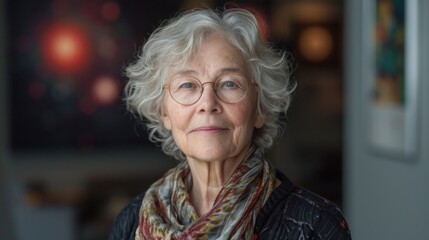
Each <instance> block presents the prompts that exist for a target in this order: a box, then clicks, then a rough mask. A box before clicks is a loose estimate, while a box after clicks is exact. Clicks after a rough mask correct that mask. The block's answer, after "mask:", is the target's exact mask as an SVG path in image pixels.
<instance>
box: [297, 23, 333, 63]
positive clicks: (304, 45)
mask: <svg viewBox="0 0 429 240" xmlns="http://www.w3.org/2000/svg"><path fill="white" fill-rule="evenodd" d="M332 45H333V43H332V36H331V34H330V33H329V32H328V31H327V30H326V29H324V28H322V27H310V28H307V29H305V30H304V31H303V32H302V33H301V35H300V36H299V51H300V53H301V54H302V55H303V56H304V57H305V58H306V59H308V60H310V61H322V60H324V59H326V58H327V57H328V56H329V55H330V54H331V52H332Z"/></svg>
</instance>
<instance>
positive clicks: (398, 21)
mask: <svg viewBox="0 0 429 240" xmlns="http://www.w3.org/2000/svg"><path fill="white" fill-rule="evenodd" d="M404 24H405V2H404V0H377V18H376V26H375V45H376V46H375V47H376V53H375V54H376V62H375V63H376V81H375V86H374V87H375V89H374V102H375V103H376V104H380V105H402V104H403V103H404V100H405V91H404V73H405V45H404V39H405V38H404V34H405V32H404V31H405V28H404V27H405V26H404Z"/></svg>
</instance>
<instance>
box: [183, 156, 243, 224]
mask: <svg viewBox="0 0 429 240" xmlns="http://www.w3.org/2000/svg"><path fill="white" fill-rule="evenodd" d="M246 154H247V149H246V151H243V152H242V153H240V154H239V155H237V156H234V157H231V158H227V159H223V160H218V161H210V162H207V161H201V160H198V159H195V158H188V163H189V167H190V169H191V173H192V187H191V189H190V197H191V201H192V205H193V206H194V208H195V210H196V211H197V214H198V215H199V216H202V215H204V214H205V213H207V212H208V211H210V209H212V207H213V204H214V202H215V200H216V197H217V195H218V194H219V192H220V190H221V189H222V187H223V185H224V184H225V183H226V182H227V181H228V179H229V178H230V177H231V175H232V174H233V173H234V171H235V169H236V168H237V167H238V165H240V163H241V161H243V159H244V157H245V155H246Z"/></svg>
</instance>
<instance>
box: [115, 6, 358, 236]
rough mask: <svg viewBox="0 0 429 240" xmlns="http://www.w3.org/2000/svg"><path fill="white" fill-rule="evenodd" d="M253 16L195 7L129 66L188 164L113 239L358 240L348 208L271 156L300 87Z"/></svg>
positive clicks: (165, 136)
mask: <svg viewBox="0 0 429 240" xmlns="http://www.w3.org/2000/svg"><path fill="white" fill-rule="evenodd" d="M288 71H289V69H288V60H287V58H286V57H285V54H282V53H279V52H276V51H274V50H273V49H272V48H271V47H270V46H269V45H268V44H267V43H266V42H264V40H263V39H262V38H261V36H260V33H259V31H258V25H257V21H256V19H255V17H254V16H253V15H252V14H251V13H249V12H248V11H245V10H241V9H229V10H225V11H223V12H215V11H211V10H194V11H190V12H186V13H184V14H182V15H180V16H178V17H177V18H174V19H172V20H170V21H168V22H167V23H165V24H164V25H163V26H162V27H160V28H159V29H157V30H156V31H155V32H154V33H153V34H152V35H151V37H150V38H149V39H148V40H147V42H146V43H145V45H144V47H143V49H142V52H141V54H140V55H139V58H138V60H137V61H136V62H134V63H133V64H132V65H130V66H129V67H128V68H127V76H128V77H129V82H128V85H127V86H126V102H127V104H128V106H129V108H130V109H132V110H133V111H134V112H136V113H137V114H138V115H139V116H140V117H141V118H145V119H146V120H147V122H146V123H147V128H148V130H149V137H150V139H151V140H152V141H154V142H157V143H160V144H161V146H162V149H163V151H164V152H165V153H166V154H168V155H171V156H173V157H175V158H177V159H178V160H179V163H178V165H177V166H176V167H175V168H173V169H171V170H169V171H168V172H167V173H166V174H165V175H164V177H162V178H161V179H159V180H158V181H157V182H155V183H154V184H153V185H152V186H151V187H150V188H149V189H148V190H147V191H146V192H145V193H144V194H142V195H140V196H138V197H137V198H135V199H134V200H133V201H132V202H131V203H130V204H129V205H128V206H126V207H125V208H124V210H122V212H121V213H120V214H119V216H118V217H117V219H116V221H115V224H114V226H113V229H112V232H111V234H110V239H256V238H257V239H349V238H350V233H349V230H348V227H347V224H346V221H345V220H344V218H343V216H342V214H341V212H340V211H339V210H338V208H337V207H336V206H335V205H334V204H332V203H331V202H329V201H327V200H325V199H323V198H321V197H319V196H317V195H315V194H313V193H310V192H309V191H307V190H304V189H302V188H299V187H297V186H295V185H294V184H293V183H291V182H290V181H289V180H288V179H287V178H286V176H284V175H283V174H282V173H280V172H276V171H275V169H274V168H273V167H272V166H271V164H270V163H269V162H268V161H267V160H266V159H265V158H264V153H265V151H266V150H267V148H269V147H270V146H271V145H272V143H273V140H274V138H275V137H276V136H277V135H279V133H280V132H281V122H280V121H279V117H280V115H282V114H283V113H285V112H286V111H287V108H288V106H289V103H290V94H291V91H292V90H293V88H294V86H293V85H291V84H290V83H289V72H288Z"/></svg>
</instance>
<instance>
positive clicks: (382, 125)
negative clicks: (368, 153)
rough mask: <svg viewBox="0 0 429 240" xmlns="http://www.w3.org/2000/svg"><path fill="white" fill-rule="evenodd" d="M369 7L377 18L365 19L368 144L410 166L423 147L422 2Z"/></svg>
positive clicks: (380, 2)
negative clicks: (420, 121)
mask: <svg viewBox="0 0 429 240" xmlns="http://www.w3.org/2000/svg"><path fill="white" fill-rule="evenodd" d="M364 4H366V6H364V8H365V9H366V10H368V11H367V12H368V13H372V14H369V15H370V16H368V18H367V17H363V27H364V28H367V29H366V32H367V33H368V34H364V36H365V35H367V36H368V38H364V45H363V49H364V54H366V55H365V56H364V58H363V59H364V63H363V64H362V66H363V67H364V69H362V72H363V73H364V74H363V77H364V79H368V84H367V85H366V87H367V89H366V91H364V92H365V93H368V95H366V96H367V101H368V102H367V104H368V105H367V106H368V112H367V113H368V116H367V117H368V118H367V120H368V129H367V130H368V134H367V136H368V142H369V145H370V147H371V149H372V151H373V152H374V153H376V154H381V155H385V156H389V157H390V158H398V159H402V160H406V161H410V160H411V159H413V158H415V155H416V154H417V145H418V144H417V141H418V136H417V135H418V132H417V121H418V117H417V114H418V97H419V96H418V82H419V79H418V64H417V63H418V62H417V61H418V60H417V57H418V29H417V26H418V21H417V14H416V13H417V12H418V11H417V1H405V0H377V1H365V3H364ZM365 50H366V52H365Z"/></svg>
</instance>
